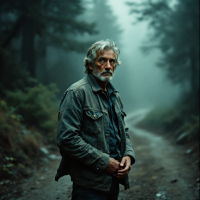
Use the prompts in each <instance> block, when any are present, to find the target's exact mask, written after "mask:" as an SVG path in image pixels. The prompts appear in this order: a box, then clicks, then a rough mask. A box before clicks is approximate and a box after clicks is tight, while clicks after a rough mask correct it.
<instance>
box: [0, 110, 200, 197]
mask: <svg viewBox="0 0 200 200" xmlns="http://www.w3.org/2000/svg"><path fill="white" fill-rule="evenodd" d="M139 116H140V117H139ZM141 117H142V114H141V113H140V114H139V115H137V116H136V115H132V116H130V117H129V118H128V120H127V122H128V124H129V127H130V134H131V140H132V142H133V144H134V150H135V153H136V163H135V164H134V166H133V167H132V170H131V171H130V176H129V180H130V185H131V189H129V190H126V191H125V190H124V189H123V187H120V196H119V200H129V199H134V200H140V199H149V200H150V199H152V200H153V199H155V200H158V199H170V200H196V199H199V198H198V195H199V194H198V191H199V182H198V181H197V180H196V179H197V178H198V177H199V174H198V165H197V162H194V160H195V158H196V155H195V154H193V153H190V154H186V153H185V151H186V150H185V148H184V147H182V146H177V145H173V144H172V143H171V142H170V141H168V140H166V139H164V138H163V137H161V136H158V135H156V134H153V133H150V132H147V131H144V130H141V129H137V128H135V127H134V126H133V120H134V121H135V122H136V120H135V119H139V118H141ZM58 163H59V161H58V160H53V161H49V162H48V163H46V164H45V165H44V167H42V168H40V169H39V170H38V172H37V173H35V175H34V176H33V177H32V179H31V180H28V181H27V182H25V183H24V184H23V185H21V186H20V188H21V190H22V191H21V193H22V194H23V195H22V196H21V197H18V198H10V199H16V200H37V199H39V200H42V199H44V200H54V199H59V200H66V199H70V196H71V186H72V183H71V181H70V177H69V176H65V177H63V178H61V179H60V180H59V182H55V181H54V175H55V172H56V169H57V166H58ZM0 199H1V198H0ZM8 199H9V198H8Z"/></svg>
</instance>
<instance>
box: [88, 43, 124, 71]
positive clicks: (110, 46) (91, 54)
mask: <svg viewBox="0 0 200 200" xmlns="http://www.w3.org/2000/svg"><path fill="white" fill-rule="evenodd" d="M104 49H107V50H113V51H114V53H115V60H116V61H115V64H116V66H117V65H119V64H120V63H121V62H120V60H119V54H120V50H119V49H118V48H117V46H116V44H115V42H114V41H112V40H100V41H98V42H96V43H94V44H93V45H92V46H91V47H90V48H89V49H88V52H87V57H85V59H84V65H85V73H86V74H89V73H90V72H91V70H90V69H89V66H88V63H92V65H93V66H94V62H95V59H96V57H97V55H96V52H97V51H98V50H100V52H101V53H102V52H103V50H104Z"/></svg>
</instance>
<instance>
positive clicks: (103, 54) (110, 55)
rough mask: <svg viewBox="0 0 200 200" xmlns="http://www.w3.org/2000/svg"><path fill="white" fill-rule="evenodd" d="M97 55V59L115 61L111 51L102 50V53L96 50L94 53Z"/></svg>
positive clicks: (113, 53)
mask: <svg viewBox="0 0 200 200" xmlns="http://www.w3.org/2000/svg"><path fill="white" fill-rule="evenodd" d="M96 55H97V57H96V58H97V59H98V58H99V57H105V58H109V59H111V58H112V59H115V52H114V51H113V50H112V49H104V50H103V51H100V50H98V51H97V52H96Z"/></svg>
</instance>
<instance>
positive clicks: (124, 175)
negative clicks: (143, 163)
mask: <svg viewBox="0 0 200 200" xmlns="http://www.w3.org/2000/svg"><path fill="white" fill-rule="evenodd" d="M126 176H128V173H125V174H123V175H117V178H118V179H121V178H124V177H126Z"/></svg>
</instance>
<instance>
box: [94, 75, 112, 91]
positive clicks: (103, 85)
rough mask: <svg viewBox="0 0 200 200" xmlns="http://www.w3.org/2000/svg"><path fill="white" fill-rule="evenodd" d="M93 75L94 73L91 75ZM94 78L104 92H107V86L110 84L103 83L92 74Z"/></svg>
mask: <svg viewBox="0 0 200 200" xmlns="http://www.w3.org/2000/svg"><path fill="white" fill-rule="evenodd" d="M91 74H92V73H91ZM92 76H93V78H94V79H95V80H96V82H97V83H98V84H99V86H100V87H101V88H102V89H103V90H104V91H107V88H106V86H107V84H108V82H103V81H101V80H99V79H98V78H96V77H95V76H94V75H93V74H92Z"/></svg>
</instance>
